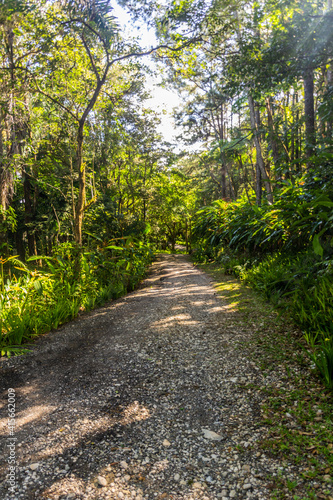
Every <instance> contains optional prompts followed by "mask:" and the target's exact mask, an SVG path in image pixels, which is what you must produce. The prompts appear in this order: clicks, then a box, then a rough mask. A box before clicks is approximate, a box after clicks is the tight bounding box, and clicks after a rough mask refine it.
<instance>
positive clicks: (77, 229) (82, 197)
mask: <svg viewBox="0 0 333 500" xmlns="http://www.w3.org/2000/svg"><path fill="white" fill-rule="evenodd" d="M83 128H84V122H82V120H81V121H80V123H79V129H78V134H77V151H76V167H77V171H78V173H79V196H78V200H77V204H76V209H75V224H74V238H75V242H76V243H77V244H78V245H79V246H82V222H83V214H84V207H85V203H86V169H85V165H84V163H83V161H82V153H83Z"/></svg>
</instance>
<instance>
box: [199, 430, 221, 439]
mask: <svg viewBox="0 0 333 500" xmlns="http://www.w3.org/2000/svg"><path fill="white" fill-rule="evenodd" d="M202 432H203V433H204V437H205V438H206V439H210V440H211V441H221V440H222V439H223V438H222V436H221V435H220V434H217V433H216V432H214V431H210V430H209V429H202Z"/></svg>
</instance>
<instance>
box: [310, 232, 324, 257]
mask: <svg viewBox="0 0 333 500" xmlns="http://www.w3.org/2000/svg"><path fill="white" fill-rule="evenodd" d="M312 244H313V250H314V253H315V254H316V255H320V256H321V257H322V256H323V254H324V249H323V247H322V246H321V244H320V241H319V236H318V234H316V235H315V236H314V238H313V241H312Z"/></svg>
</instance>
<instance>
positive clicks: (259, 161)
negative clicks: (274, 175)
mask: <svg viewBox="0 0 333 500" xmlns="http://www.w3.org/2000/svg"><path fill="white" fill-rule="evenodd" d="M248 101H249V107H250V120H251V127H252V130H253V134H254V144H255V147H256V155H257V166H258V168H256V179H257V182H256V184H257V188H259V186H258V178H259V175H258V172H257V170H258V169H259V170H260V177H261V179H262V180H263V182H264V184H265V188H266V193H267V200H268V202H269V203H273V193H272V188H271V184H270V181H269V177H268V174H267V172H266V169H265V164H264V159H263V156H262V150H261V144H260V138H259V127H258V125H259V124H258V123H257V120H256V113H255V108H254V100H253V97H252V95H251V94H250V93H248ZM260 191H261V190H260ZM257 199H259V192H257Z"/></svg>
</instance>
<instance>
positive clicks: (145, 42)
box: [113, 3, 181, 142]
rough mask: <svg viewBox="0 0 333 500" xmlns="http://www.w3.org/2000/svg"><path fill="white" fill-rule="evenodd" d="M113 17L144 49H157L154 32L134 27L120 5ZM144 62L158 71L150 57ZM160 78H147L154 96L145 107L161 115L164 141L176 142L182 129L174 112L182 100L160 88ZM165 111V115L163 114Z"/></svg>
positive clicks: (144, 26)
mask: <svg viewBox="0 0 333 500" xmlns="http://www.w3.org/2000/svg"><path fill="white" fill-rule="evenodd" d="M113 7H114V10H113V15H114V16H115V17H116V18H117V20H118V23H119V24H120V26H121V28H122V31H123V32H124V33H125V34H126V33H127V34H128V35H129V36H135V37H136V36H138V37H139V38H140V44H142V47H143V48H148V49H149V48H150V47H155V46H156V45H158V42H157V39H156V37H155V34H154V31H153V30H151V29H150V30H148V28H147V26H146V25H145V24H143V23H142V24H141V23H140V25H137V26H135V25H134V26H133V23H132V22H131V17H130V15H129V14H127V13H126V12H125V10H124V9H123V8H122V7H120V6H119V5H118V4H116V3H114V5H113ZM143 62H144V63H145V64H147V65H148V66H149V67H150V68H151V69H153V70H154V69H156V63H155V62H154V61H153V60H152V59H151V58H150V57H149V56H147V57H144V58H143ZM160 81H161V79H160V77H157V76H156V77H153V76H148V77H147V90H149V91H150V93H151V94H152V98H151V99H149V100H147V101H146V102H145V105H146V106H147V107H149V108H151V109H153V110H155V111H157V112H159V113H160V115H161V125H160V126H159V127H158V132H160V133H161V134H162V136H163V137H164V139H165V140H166V141H168V142H176V137H175V136H176V135H180V134H181V129H179V128H176V126H175V124H174V121H173V119H172V116H171V114H172V110H173V108H174V107H177V106H179V105H180V103H181V100H180V98H179V96H178V94H177V92H176V91H174V90H172V89H170V90H167V89H165V88H162V87H160V86H159V85H158V84H159V83H160ZM163 111H164V113H163Z"/></svg>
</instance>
